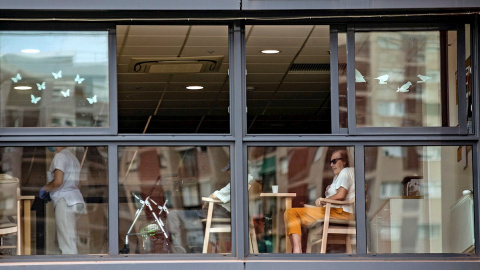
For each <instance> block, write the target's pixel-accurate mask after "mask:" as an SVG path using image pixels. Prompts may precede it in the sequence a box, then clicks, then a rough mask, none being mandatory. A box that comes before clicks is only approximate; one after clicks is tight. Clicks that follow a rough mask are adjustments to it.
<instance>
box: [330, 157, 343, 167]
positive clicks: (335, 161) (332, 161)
mask: <svg viewBox="0 0 480 270" xmlns="http://www.w3.org/2000/svg"><path fill="white" fill-rule="evenodd" d="M339 160H342V159H341V158H336V159H332V160H330V164H332V163H333V165H335V164H337V161H339Z"/></svg>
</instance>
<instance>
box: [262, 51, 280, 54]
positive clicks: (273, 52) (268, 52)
mask: <svg viewBox="0 0 480 270" xmlns="http://www.w3.org/2000/svg"><path fill="white" fill-rule="evenodd" d="M261 52H262V53H264V54H276V53H280V51H279V50H262V51H261Z"/></svg>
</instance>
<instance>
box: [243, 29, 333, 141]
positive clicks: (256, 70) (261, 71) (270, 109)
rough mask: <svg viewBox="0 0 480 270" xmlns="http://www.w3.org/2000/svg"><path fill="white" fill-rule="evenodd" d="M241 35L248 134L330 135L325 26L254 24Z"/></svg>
mask: <svg viewBox="0 0 480 270" xmlns="http://www.w3.org/2000/svg"><path fill="white" fill-rule="evenodd" d="M245 35H246V54H247V55H246V64H247V72H248V74H247V77H246V78H247V106H248V115H247V116H248V118H247V123H248V130H247V132H248V133H249V134H266V133H269V134H312V133H331V112H330V109H331V101H330V55H329V54H330V34H329V27H328V26H324V25H295V26H293V25H281V26H280V25H268V26H267V25H254V26H246V29H245ZM265 50H267V51H265ZM272 50H275V51H272Z"/></svg>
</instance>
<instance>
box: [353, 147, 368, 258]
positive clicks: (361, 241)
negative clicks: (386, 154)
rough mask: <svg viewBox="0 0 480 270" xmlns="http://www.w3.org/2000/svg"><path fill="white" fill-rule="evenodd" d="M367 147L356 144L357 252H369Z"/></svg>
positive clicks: (362, 253)
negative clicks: (366, 184) (366, 203)
mask: <svg viewBox="0 0 480 270" xmlns="http://www.w3.org/2000/svg"><path fill="white" fill-rule="evenodd" d="M364 165H365V148H364V145H363V144H355V220H356V224H357V235H356V237H357V254H361V255H364V254H367V226H366V222H367V216H366V211H365V184H364V183H365V173H364V170H365V166H364Z"/></svg>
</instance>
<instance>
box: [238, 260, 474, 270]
mask: <svg viewBox="0 0 480 270" xmlns="http://www.w3.org/2000/svg"><path fill="white" fill-rule="evenodd" d="M407 268H408V270H425V269H435V270H447V269H462V270H474V269H475V270H476V269H478V268H479V262H478V261H473V260H472V261H463V260H453V261H443V260H439V261H427V260H419V261H409V262H406V261H401V260H382V261H373V260H370V261H369V260H358V259H354V258H352V259H351V260H345V259H344V260H325V261H311V262H305V261H293V260H292V261H275V262H273V261H264V262H258V261H255V262H246V263H245V270H292V269H309V270H310V269H315V270H322V269H328V270H332V269H335V270H352V269H355V270H377V269H378V270H385V269H388V270H405V269H407Z"/></svg>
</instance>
